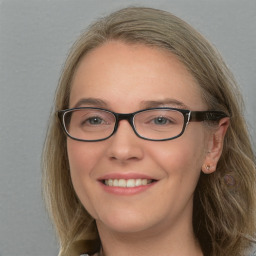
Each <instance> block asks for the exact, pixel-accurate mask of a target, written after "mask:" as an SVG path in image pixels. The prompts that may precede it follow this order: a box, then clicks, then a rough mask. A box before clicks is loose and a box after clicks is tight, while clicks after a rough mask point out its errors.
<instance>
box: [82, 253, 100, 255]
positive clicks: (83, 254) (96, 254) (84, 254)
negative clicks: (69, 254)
mask: <svg viewBox="0 0 256 256" xmlns="http://www.w3.org/2000/svg"><path fill="white" fill-rule="evenodd" d="M80 256H99V254H98V253H95V254H93V255H89V254H87V253H84V254H80Z"/></svg>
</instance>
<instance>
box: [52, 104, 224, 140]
mask: <svg viewBox="0 0 256 256" xmlns="http://www.w3.org/2000/svg"><path fill="white" fill-rule="evenodd" d="M80 109H95V110H101V111H105V112H108V113H111V114H112V115H114V116H115V120H116V122H115V126H114V129H113V132H112V133H111V134H110V135H109V136H108V137H106V138H103V139H98V140H84V139H78V138H75V137H72V136H71V135H70V134H69V133H68V131H67V128H66V125H65V121H64V120H65V119H64V117H65V114H66V113H68V112H71V111H75V110H80ZM150 110H174V111H178V112H180V113H182V114H183V116H184V123H183V127H182V130H181V132H180V133H179V134H178V135H176V136H175V137H171V138H166V139H150V138H146V137H143V136H141V135H140V134H139V133H138V132H137V131H136V128H135V125H134V117H135V115H137V114H139V113H141V112H145V111H150ZM57 115H58V118H59V121H60V123H61V126H62V128H63V130H64V132H65V133H66V135H67V136H68V137H70V138H71V139H73V140H77V141H83V142H97V141H103V140H107V139H108V138H110V137H111V136H112V135H114V134H115V133H116V131H117V129H118V125H119V122H120V121H121V120H127V121H128V122H129V124H130V125H131V127H132V129H133V131H134V133H135V134H136V135H137V136H138V137H139V138H141V139H144V140H150V141H167V140H173V139H176V138H178V137H180V136H181V135H182V134H183V133H184V131H185V129H186V127H187V125H188V123H189V122H202V121H219V120H221V119H222V118H224V117H229V116H228V115H227V114H226V113H224V112H223V111H215V110H213V111H191V110H187V109H180V108H170V107H158V108H147V109H142V110H139V111H136V112H133V113H127V114H122V113H116V112H113V111H110V110H107V109H103V108H97V107H78V108H70V109H64V110H59V111H57Z"/></svg>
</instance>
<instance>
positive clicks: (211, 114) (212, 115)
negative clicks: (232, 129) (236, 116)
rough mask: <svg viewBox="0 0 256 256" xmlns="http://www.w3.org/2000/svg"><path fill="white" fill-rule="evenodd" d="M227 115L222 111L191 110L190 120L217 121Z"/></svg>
mask: <svg viewBox="0 0 256 256" xmlns="http://www.w3.org/2000/svg"><path fill="white" fill-rule="evenodd" d="M224 117H228V115H227V114H226V113H224V112H222V111H191V113H190V121H219V120H220V119H222V118H224Z"/></svg>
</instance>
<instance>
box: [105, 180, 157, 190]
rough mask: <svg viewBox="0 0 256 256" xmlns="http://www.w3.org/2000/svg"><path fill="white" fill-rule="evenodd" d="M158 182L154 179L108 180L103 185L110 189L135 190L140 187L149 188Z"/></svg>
mask: <svg viewBox="0 0 256 256" xmlns="http://www.w3.org/2000/svg"><path fill="white" fill-rule="evenodd" d="M153 182H156V180H152V179H128V180H125V179H107V180H103V181H102V183H103V184H104V185H106V186H108V187H121V188H133V187H139V186H147V185H148V184H151V183H153Z"/></svg>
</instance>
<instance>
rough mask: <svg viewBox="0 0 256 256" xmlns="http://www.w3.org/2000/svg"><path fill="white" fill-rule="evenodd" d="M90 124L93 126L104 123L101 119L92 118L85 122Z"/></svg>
mask: <svg viewBox="0 0 256 256" xmlns="http://www.w3.org/2000/svg"><path fill="white" fill-rule="evenodd" d="M87 122H88V123H89V124H91V125H99V124H102V123H103V120H102V119H101V118H100V117H97V116H95V117H90V118H88V119H87V120H85V121H84V123H87Z"/></svg>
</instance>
